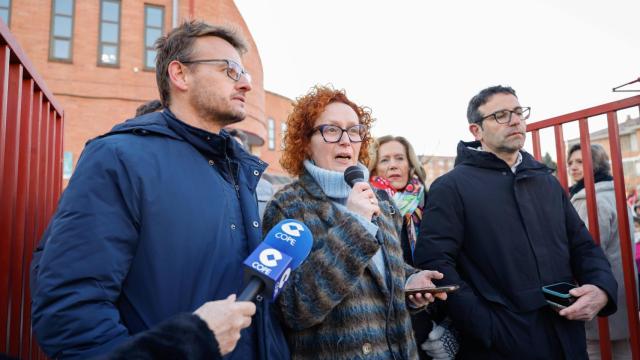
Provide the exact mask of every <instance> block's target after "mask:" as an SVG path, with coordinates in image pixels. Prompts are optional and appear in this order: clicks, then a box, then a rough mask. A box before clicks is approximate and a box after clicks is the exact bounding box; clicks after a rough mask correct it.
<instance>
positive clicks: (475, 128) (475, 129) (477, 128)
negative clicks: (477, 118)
mask: <svg viewBox="0 0 640 360" xmlns="http://www.w3.org/2000/svg"><path fill="white" fill-rule="evenodd" d="M469 132H470V133H471V135H473V137H474V138H475V139H476V140H477V141H480V140H482V125H480V124H478V123H473V124H469Z"/></svg>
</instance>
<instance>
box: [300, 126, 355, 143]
mask: <svg viewBox="0 0 640 360" xmlns="http://www.w3.org/2000/svg"><path fill="white" fill-rule="evenodd" d="M316 131H320V135H322V139H323V140H324V142H327V143H337V142H339V141H340V139H342V134H344V133H347V136H348V137H349V140H351V142H353V143H359V142H363V141H364V139H366V138H367V127H366V126H365V125H362V124H358V125H354V126H352V127H350V128H347V129H343V128H341V127H339V126H336V125H327V124H325V125H318V126H316V127H314V128H313V129H311V133H312V134H313V133H314V132H316Z"/></svg>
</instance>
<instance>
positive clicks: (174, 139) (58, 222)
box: [31, 21, 289, 360]
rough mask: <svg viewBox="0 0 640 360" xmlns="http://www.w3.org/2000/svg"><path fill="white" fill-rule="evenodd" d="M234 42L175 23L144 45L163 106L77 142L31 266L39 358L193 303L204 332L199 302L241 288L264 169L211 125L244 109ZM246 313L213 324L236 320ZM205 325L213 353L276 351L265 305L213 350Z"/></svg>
mask: <svg viewBox="0 0 640 360" xmlns="http://www.w3.org/2000/svg"><path fill="white" fill-rule="evenodd" d="M245 49H246V47H245V45H244V40H243V39H242V38H240V37H239V36H238V35H237V34H236V33H234V32H233V31H230V30H229V29H226V28H223V27H216V26H212V25H209V24H206V23H204V22H200V21H190V22H185V23H184V24H182V25H181V26H179V27H178V28H176V29H174V30H172V31H171V32H170V33H169V34H167V35H166V36H164V37H162V38H160V39H159V40H158V41H157V42H156V50H157V59H156V79H157V83H158V89H159V92H160V98H161V101H162V104H163V105H164V107H165V109H164V110H163V111H162V112H154V113H150V114H147V115H144V116H140V117H137V118H134V119H132V120H129V121H126V122H124V123H122V124H120V125H117V126H115V127H114V128H113V129H112V130H111V131H110V132H109V133H107V134H104V135H102V136H100V137H98V138H96V139H93V140H91V141H90V142H89V143H88V144H87V146H86V148H85V150H84V152H83V154H82V156H81V157H80V160H79V161H78V165H77V168H76V171H75V173H74V175H73V177H72V178H71V180H70V182H69V185H68V187H67V189H66V191H65V192H64V195H63V197H62V199H61V201H60V203H59V205H58V209H57V211H56V213H55V215H54V217H53V219H52V220H51V223H50V224H49V227H48V228H47V230H46V232H45V235H44V237H43V241H42V243H41V246H40V247H39V249H38V250H37V252H36V254H35V255H34V261H33V263H32V274H33V282H32V286H31V288H32V294H33V305H32V314H33V328H34V330H35V333H36V336H37V339H38V342H39V344H40V345H41V346H42V348H43V349H44V350H45V352H46V353H47V354H48V355H49V356H51V357H56V358H82V359H86V358H90V357H94V356H98V355H102V354H107V353H109V352H111V351H113V349H115V348H116V347H118V346H119V345H122V344H124V343H126V342H127V341H129V339H130V338H131V337H132V336H133V335H135V334H140V333H143V332H144V331H146V330H148V329H153V328H154V327H155V326H156V325H157V324H159V323H161V322H162V321H164V320H165V319H170V318H172V317H174V316H181V315H180V314H181V313H192V312H194V311H196V310H198V311H196V312H195V315H196V316H199V317H201V318H203V319H204V320H206V324H207V325H209V328H212V326H211V322H210V321H208V318H207V315H206V314H204V313H206V310H207V308H204V309H203V308H201V305H202V304H205V303H207V302H211V301H216V300H217V301H222V299H227V298H228V296H229V295H230V294H235V293H238V292H239V291H240V290H241V289H242V286H243V269H242V262H243V260H244V259H245V258H246V257H247V256H248V255H249V254H250V252H251V251H252V250H253V249H254V248H255V246H256V245H257V244H258V243H259V242H260V241H261V234H262V230H261V224H260V217H259V215H258V207H257V203H256V195H255V188H256V184H257V183H258V180H259V179H260V176H261V174H262V172H263V171H264V169H265V168H266V166H267V165H266V164H265V163H263V162H262V161H260V160H259V159H258V158H256V157H254V156H253V155H251V154H249V153H247V152H246V151H245V150H243V149H242V147H241V146H240V145H238V144H237V143H236V141H234V140H233V139H232V138H231V137H230V136H229V135H228V134H227V133H226V132H225V131H224V130H221V129H222V128H223V127H225V126H227V125H229V124H232V123H235V122H238V121H241V120H242V119H244V117H245V114H246V109H245V107H246V94H247V92H248V91H250V90H251V82H250V76H249V74H248V73H247V72H246V71H245V70H244V68H243V67H242V61H241V54H242V53H243V52H244V51H245ZM232 299H233V298H232ZM224 304H227V305H225V306H227V308H226V309H224V306H223V310H222V311H221V314H220V316H226V315H228V314H225V313H224V312H225V311H229V312H232V313H233V311H234V310H233V309H232V308H233V306H232V305H233V300H227V302H226V303H224ZM221 306H222V305H221ZM246 309H247V308H246V307H245V313H244V314H241V313H238V314H236V316H232V317H233V318H234V319H233V321H229V322H227V323H226V324H225V325H226V326H228V327H229V326H230V327H234V328H236V329H239V328H242V327H243V326H247V325H248V324H247V323H245V324H242V321H243V319H242V317H243V316H246V314H247V313H246ZM249 311H251V309H249ZM209 315H210V314H209ZM214 316H215V314H214ZM190 319H191V320H190V321H193V320H194V317H191V318H190ZM195 319H196V320H197V321H202V320H198V319H197V318H195ZM179 322H180V321H179ZM203 325H205V324H204V323H203V322H201V323H200V324H199V325H194V326H195V327H194V326H192V328H194V329H197V328H198V329H205V330H206V328H207V327H206V326H203ZM213 330H214V331H213V334H214V336H215V338H216V340H217V341H218V343H219V349H216V350H218V351H219V352H220V353H222V354H224V353H225V352H227V351H229V350H230V349H232V348H233V347H234V345H235V350H234V351H233V352H231V353H230V354H229V355H228V356H227V357H225V358H226V359H238V360H239V359H242V360H244V359H281V358H288V356H289V353H288V350H287V347H286V341H285V339H284V336H283V334H282V331H281V329H280V327H279V324H278V323H277V320H276V319H275V317H274V316H272V314H271V310H270V307H269V304H267V301H261V302H258V304H257V314H256V316H255V317H254V318H253V323H252V325H251V326H250V327H247V328H246V329H245V330H243V331H242V333H241V334H239V333H237V334H236V338H235V340H233V341H229V338H228V337H226V338H224V339H222V340H223V342H224V346H223V344H222V343H221V339H220V338H219V337H220V336H222V335H221V334H222V333H223V332H220V333H219V332H216V331H215V329H213ZM227 330H228V329H227ZM238 331H239V330H238ZM240 335H241V337H240V339H239V340H237V337H238V336H240ZM236 340H237V341H238V342H237V345H236V344H235V341H236ZM209 343H212V342H209ZM203 353H210V352H208V351H204V352H203ZM165 355H167V356H169V355H168V354H165Z"/></svg>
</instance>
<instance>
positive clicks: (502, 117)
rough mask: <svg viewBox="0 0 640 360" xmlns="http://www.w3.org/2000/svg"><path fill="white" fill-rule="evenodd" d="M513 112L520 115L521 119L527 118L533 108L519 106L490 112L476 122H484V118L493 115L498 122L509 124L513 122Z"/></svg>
mask: <svg viewBox="0 0 640 360" xmlns="http://www.w3.org/2000/svg"><path fill="white" fill-rule="evenodd" d="M513 114H516V115H518V116H519V117H520V120H527V119H528V118H529V115H530V114H531V108H530V107H517V108H515V109H513V110H500V111H496V112H494V113H493V114H489V115H487V116H485V117H483V118H481V119H480V121H477V122H476V123H479V122H482V120H485V119H487V118H490V117H492V118H494V119H495V121H496V122H497V123H498V124H509V123H510V122H511V117H512V116H513Z"/></svg>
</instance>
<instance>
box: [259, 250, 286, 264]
mask: <svg viewBox="0 0 640 360" xmlns="http://www.w3.org/2000/svg"><path fill="white" fill-rule="evenodd" d="M259 258H260V262H261V263H263V264H264V265H266V266H268V267H275V266H277V265H278V261H280V260H282V254H281V253H280V251H278V250H276V249H264V250H262V252H261V253H260V257H259Z"/></svg>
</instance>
